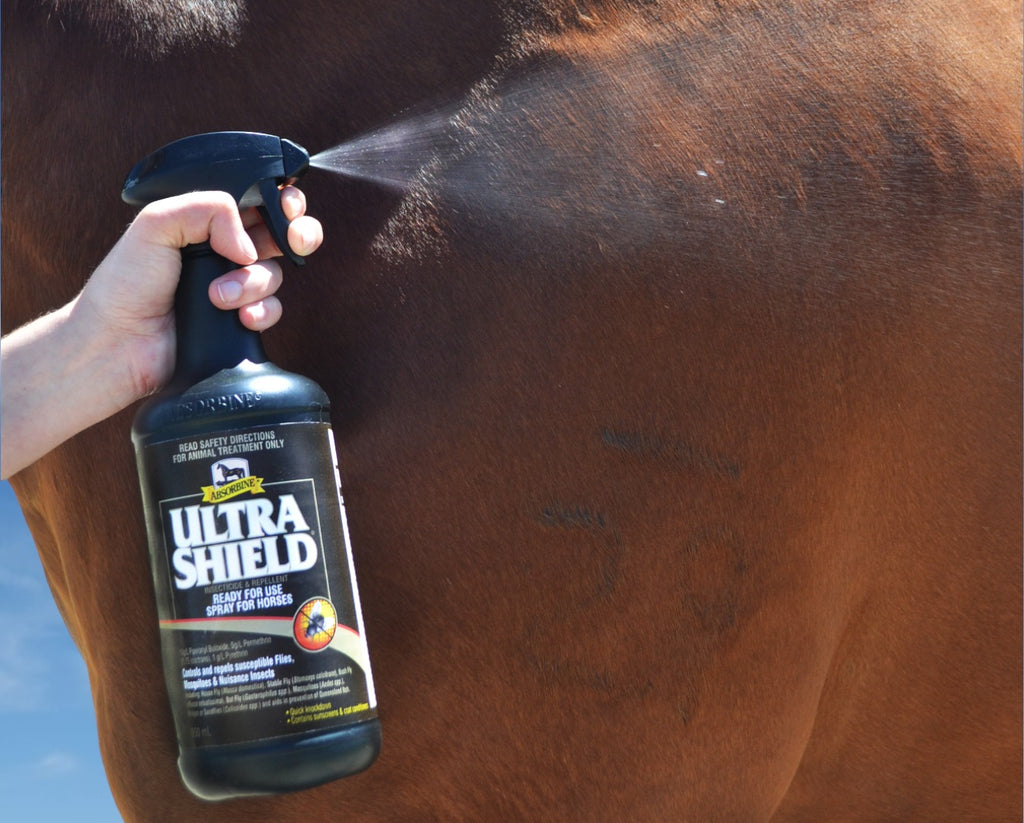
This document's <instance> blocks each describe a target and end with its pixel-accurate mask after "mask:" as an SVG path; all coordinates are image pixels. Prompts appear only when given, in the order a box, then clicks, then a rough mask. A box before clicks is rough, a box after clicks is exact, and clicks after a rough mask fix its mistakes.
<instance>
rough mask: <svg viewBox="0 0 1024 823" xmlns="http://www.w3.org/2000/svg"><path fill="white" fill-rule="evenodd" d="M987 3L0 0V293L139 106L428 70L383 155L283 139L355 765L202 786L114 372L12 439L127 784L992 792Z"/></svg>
mask: <svg viewBox="0 0 1024 823" xmlns="http://www.w3.org/2000/svg"><path fill="white" fill-rule="evenodd" d="M1020 26H1021V5H1020V3H1019V2H986V0H982V1H981V2H977V3H972V4H966V5H965V4H963V3H954V2H952V1H951V0H908V2H905V3H900V4H888V3H877V2H868V0H855V2H838V1H835V2H832V1H831V0H827V1H826V2H813V3H812V2H782V1H781V0H690V2H682V0H643V2H641V1H640V0H576V1H575V2H568V1H567V0H503V1H502V0H489V1H487V0H451V1H450V2H447V3H433V4H425V3H424V4H408V3H399V2H396V0H372V2H371V0H353V2H350V3H344V4H341V3H334V2H325V1H324V0H292V2H289V3H271V2H267V1H266V0H232V1H231V2H225V3H220V2H210V1H209V0H201V2H198V3H197V2H186V1H185V0H163V2H157V0H124V1H123V2H110V1H109V0H83V1H82V2H80V3H66V2H59V0H48V2H26V1H25V0H5V2H4V4H3V9H2V36H3V43H2V61H3V94H2V105H3V139H2V152H3V177H4V185H3V228H2V230H3V243H2V247H3V272H4V276H3V311H4V316H3V321H4V328H5V330H9V329H12V328H14V327H16V326H17V325H19V324H21V323H23V322H25V321H27V320H29V319H31V318H32V317H34V316H36V315H38V314H40V313H42V312H44V311H46V310H49V309H52V308H55V307H56V306H59V305H61V304H62V303H63V302H65V301H67V300H69V299H70V298H71V297H73V296H74V294H75V293H76V292H77V291H78V290H79V289H80V288H81V286H82V285H83V283H84V281H85V279H86V278H87V276H88V274H89V271H90V269H91V267H92V266H95V265H96V264H97V263H98V262H99V261H100V260H101V259H102V257H103V255H104V254H105V252H106V250H108V249H109V248H110V247H111V246H112V244H113V243H114V241H115V240H116V238H117V237H118V235H119V233H120V232H121V231H122V230H123V227H124V225H125V224H126V223H127V221H128V220H129V219H130V217H131V211H130V210H129V209H128V208H127V207H126V206H124V205H123V204H121V203H120V202H119V201H118V188H119V185H120V182H121V180H122V179H123V177H124V174H125V173H126V171H127V170H128V169H130V168H131V167H132V165H133V164H134V163H135V162H136V161H137V160H138V159H139V158H140V157H142V156H144V155H146V154H147V153H148V152H150V151H152V150H153V149H154V148H155V147H157V146H160V145H163V144H165V143H167V142H169V141H170V140H173V139H176V138H178V137H181V136H185V135H188V134H193V133H199V132H205V131H217V130H224V129H232V128H239V129H247V130H254V131H264V132H270V133H274V134H280V135H282V136H285V137H288V138H289V139H293V140H295V141H297V142H298V143H300V144H301V145H303V146H306V147H308V148H310V149H313V150H320V149H322V148H327V147H329V146H333V145H335V144H337V143H339V142H344V141H346V140H348V139H350V138H354V137H356V136H358V135H362V134H367V133H370V134H372V133H374V131H375V130H376V129H379V128H382V127H384V128H386V127H387V126H388V124H392V123H396V122H402V120H403V118H406V117H407V118H409V120H410V122H417V118H420V117H421V115H423V114H424V113H429V112H432V111H433V112H443V117H441V118H440V125H439V126H438V127H437V128H436V129H434V130H433V131H432V132H430V139H429V140H426V141H423V142H422V144H419V145H417V146H414V148H415V151H414V156H413V158H412V159H413V162H412V167H411V171H410V173H409V175H408V178H407V179H405V180H404V181H403V183H402V185H401V186H400V187H394V186H392V187H387V186H381V185H378V184H377V183H375V182H373V181H370V180H362V179H358V178H354V177H344V176H337V175H331V174H326V173H322V172H319V173H310V174H309V175H307V177H306V178H304V180H303V183H302V185H303V188H304V189H305V191H306V193H307V195H308V197H309V202H310V211H311V213H313V214H314V215H316V216H317V217H319V218H320V219H321V221H322V223H323V224H324V227H325V235H326V241H325V243H324V246H323V248H322V249H321V251H319V252H318V253H317V255H316V256H314V258H312V260H311V262H310V264H309V265H308V266H307V267H306V270H303V271H289V272H288V274H287V276H286V282H285V285H284V286H283V288H282V291H281V295H282V300H283V303H284V305H285V316H284V318H283V319H282V321H281V322H280V323H279V324H278V326H276V327H275V328H274V329H273V330H272V331H270V332H268V333H267V334H266V335H265V344H266V347H267V350H268V352H269V354H270V356H271V358H272V359H273V360H274V362H276V363H278V364H279V365H281V366H282V367H284V368H287V369H291V370H292V371H296V372H299V373H302V374H305V375H308V376H310V377H312V378H313V379H315V380H316V381H317V382H318V383H320V384H321V385H322V386H324V388H325V389H326V390H327V392H328V394H329V395H330V397H331V398H332V402H333V420H334V429H335V436H336V440H337V448H338V458H339V464H340V467H341V473H342V479H343V484H344V493H345V500H346V506H347V511H348V517H349V526H350V532H351V536H352V541H353V551H354V554H355V564H356V568H357V573H358V577H359V584H360V589H361V595H362V604H363V612H364V617H365V624H366V631H367V637H368V642H369V647H370V653H371V657H372V660H373V666H374V675H375V679H376V683H377V695H378V698H379V707H380V719H381V723H382V727H383V733H384V744H383V749H382V753H381V756H380V758H379V760H378V761H377V762H376V763H375V764H374V765H373V766H372V767H371V768H370V769H369V770H367V771H366V772H364V773H362V774H359V775H357V776H353V777H350V778H347V779H344V780H340V781H335V782H332V783H329V784H327V785H324V786H322V787H319V788H316V789H312V790H308V791H304V792H299V793H296V794H288V795H280V796H266V797H256V798H246V799H240V800H233V801H225V802H222V803H205V802H201V801H199V800H197V799H196V798H194V797H192V796H191V795H190V794H189V793H188V792H187V791H186V790H185V788H184V787H183V786H182V785H181V782H180V781H179V780H178V779H177V776H176V770H175V759H176V756H177V747H176V743H175V735H174V731H173V726H172V722H171V718H170V712H169V708H168V705H167V696H166V693H165V690H164V686H163V680H162V675H161V667H160V654H159V642H158V629H157V623H156V612H155V606H154V599H153V591H152V584H151V579H150V572H149V569H148V561H147V556H146V555H147V553H146V549H145V546H146V537H145V530H144V526H143V516H142V510H141V506H140V504H139V494H138V488H137V483H136V480H135V478H134V461H133V454H132V447H131V444H130V442H129V436H128V432H129V428H130V421H131V417H132V414H133V413H134V408H130V409H126V410H125V411H124V412H122V413H120V414H118V415H115V416H114V417H112V418H111V419H109V420H107V421H105V422H103V423H101V424H98V425H96V426H94V427H92V428H91V429H89V430H87V431H85V432H83V433H82V434H80V435H78V436H76V437H75V438H73V439H72V440H70V441H68V442H67V443H65V444H63V445H61V446H60V447H58V448H57V449H55V450H54V451H53V452H51V453H50V454H48V455H47V456H45V457H44V458H43V459H41V460H39V461H38V462H37V463H36V464H34V465H32V466H31V467H29V468H27V469H25V470H24V471H22V472H20V473H19V474H17V475H16V476H15V477H14V478H13V479H12V485H13V486H14V488H15V491H16V493H17V495H18V499H19V502H20V504H21V506H22V508H23V511H24V513H25V516H26V518H27V521H28V523H29V526H30V528H31V531H32V534H33V536H34V539H35V542H36V544H37V547H38V550H39V554H40V556H41V558H42V561H43V564H44V568H45V571H46V574H47V577H48V581H49V583H50V586H51V589H52V592H53V595H54V598H55V600H56V602H57V604H58V606H59V608H60V610H61V613H62V615H63V618H64V620H65V622H66V624H67V626H68V628H69V630H70V632H71V635H72V636H73V638H74V640H75V642H76V644H77V646H78V648H79V649H80V651H81V654H82V656H83V658H84V660H85V662H86V664H87V666H88V671H89V676H90V683H91V688H92V693H93V701H94V705H95V711H96V720H97V725H98V733H99V739H100V747H101V752H102V756H103V760H104V764H105V769H106V772H107V775H108V778H109V782H110V785H111V789H112V792H113V795H114V797H115V800H116V802H117V804H118V807H119V809H120V811H121V813H122V815H123V816H124V819H125V820H127V821H164V820H167V821H171V820H185V819H187V820H192V821H197V822H198V823H202V821H213V820H220V819H222V818H223V817H224V816H226V815H237V814H243V815H246V816H252V817H260V818H264V819H272V820H280V821H292V820H294V821H298V820H305V819H307V818H309V817H310V816H319V817H327V816H330V817H332V818H333V817H344V818H345V819H352V820H360V821H371V822H372V821H429V820H444V821H449V822H452V821H478V820H494V819H500V820H509V821H515V820H537V819H552V820H589V821H595V822H598V823H599V822H600V821H618V820H623V819H629V820H645V821H661V820H668V819H683V820H692V821H702V822H711V821H772V823H798V822H799V821H810V820H814V821H818V820H832V821H868V820H901V821H917V820H920V821H929V823H935V822H936V821H954V820H956V821H959V820H964V819H967V820H972V821H997V820H998V821H1002V820H1006V819H1008V818H1012V817H1015V816H1017V815H1018V814H1019V813H1020V791H1021V780H1020V775H1021V757H1020V754H1021V739H1020V731H1021V645H1022V644H1021V585H1020V584H1021V567H1020V554H1021V552H1020V549H1021V539H1022V535H1021V499H1022V488H1021V428H1022V426H1021V423H1022V419H1021V394H1022V392H1021V269H1022V259H1021V248H1022V242H1021V241H1022V238H1021V199H1022V197H1021V126H1020V124H1021V71H1020V70H1021V43H1020V38H1019V31H1020ZM427 119H429V118H427ZM47 192H49V194H47Z"/></svg>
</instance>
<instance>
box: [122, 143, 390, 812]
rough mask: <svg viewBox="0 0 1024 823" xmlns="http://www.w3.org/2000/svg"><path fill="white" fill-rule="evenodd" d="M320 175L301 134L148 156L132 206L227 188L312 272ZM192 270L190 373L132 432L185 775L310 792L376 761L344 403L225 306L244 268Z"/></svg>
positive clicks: (258, 790)
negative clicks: (308, 214)
mask: <svg viewBox="0 0 1024 823" xmlns="http://www.w3.org/2000/svg"><path fill="white" fill-rule="evenodd" d="M308 168H309V154H308V152H306V150H305V149H303V148H302V147H301V146H298V145H297V144H295V143H293V142H291V141H290V140H285V139H283V138H280V137H275V136H274V135H270V134H258V133H252V132H213V133H210V134H200V135H195V136H192V137H186V138H183V139H181V140H178V141H176V142H174V143H170V144H168V145H167V146H164V147H163V148H162V149H159V150H157V151H155V152H154V153H153V154H151V155H149V156H148V157H146V158H145V159H143V160H142V161H141V162H139V163H138V164H137V165H136V166H135V168H133V169H132V170H131V172H129V174H128V177H127V179H126V181H125V184H124V190H123V192H122V197H123V199H124V200H125V201H126V202H128V203H130V204H133V205H137V206H143V205H145V204H147V203H150V202H152V201H154V200H159V199H162V198H164V197H170V196H173V195H178V194H184V193H187V192H191V191H199V190H216V191H226V192H228V193H229V194H230V195H231V196H232V197H234V199H235V201H236V202H237V203H238V204H239V206H240V207H246V206H256V207H257V208H258V209H259V211H260V213H261V215H262V216H263V219H264V222H265V223H266V225H267V228H268V229H269V231H270V233H271V234H272V235H273V237H274V239H275V240H276V242H277V245H278V247H279V248H280V249H281V250H282V251H283V252H284V253H285V255H286V256H288V257H289V259H291V260H292V261H293V262H295V263H298V264H301V263H302V260H301V258H299V257H298V256H297V255H295V254H294V253H293V252H292V251H291V249H290V247H289V246H288V240H287V230H288V221H287V219H286V218H285V215H284V213H283V212H282V210H281V204H280V187H281V186H282V185H284V184H287V183H291V182H294V181H295V180H297V179H298V178H299V177H300V176H301V175H302V174H303V173H304V172H305V171H306V170H307V169H308ZM181 256H182V268H181V279H180V281H179V284H178V289H177V292H176V294H175V321H176V330H177V359H176V363H175V371H174V374H173V376H172V378H171V380H170V382H169V383H168V385H167V387H166V388H165V389H164V390H163V391H162V392H161V393H159V394H158V395H156V396H155V397H153V398H152V399H150V400H149V401H147V402H146V403H145V404H144V405H143V406H142V407H141V408H140V409H139V411H138V413H137V414H136V416H135V420H134V423H133V425H132V440H133V443H134V445H135V453H136V460H137V464H138V469H139V481H140V486H141V489H142V499H143V507H144V509H145V516H146V528H147V532H148V536H149V552H150V563H151V567H152V572H153V583H154V587H155V592H156V602H157V612H158V618H159V621H160V645H161V653H162V658H163V668H164V677H165V680H166V683H167V691H168V695H169V697H170V703H171V709H172V714H173V716H174V724H175V728H176V731H177V736H178V746H179V752H180V755H179V758H178V768H179V770H180V772H181V775H182V779H183V780H184V782H185V785H186V786H187V787H188V788H189V790H190V791H192V792H193V793H194V794H196V795H197V796H199V797H202V798H205V799H208V800H216V799H224V798H229V797H240V796H245V795H252V794H266V793H273V792H284V791H292V790H296V789H303V788H308V787H311V786H316V785H319V784H321V783H324V782H326V781H329V780H333V779H335V778H338V777H343V776H345V775H349V774H354V773H356V772H359V771H362V770H363V769H365V768H367V767H368V766H369V765H370V764H371V763H372V762H373V761H374V760H375V759H376V757H377V754H378V752H379V750H380V724H379V721H378V720H377V713H376V704H377V701H376V696H375V693H374V686H373V678H372V675H371V672H370V659H369V652H368V650H367V645H366V640H365V633H364V630H363V618H362V613H361V609H360V604H359V594H358V590H357V587H356V579H355V570H354V566H353V562H352V550H351V545H350V542H349V537H348V526H347V524H346V520H345V510H344V503H343V501H342V497H341V481H340V475H339V473H338V468H337V452H336V449H335V445H334V437H333V434H332V432H331V426H330V403H329V401H328V398H327V396H326V394H325V392H324V391H323V389H322V388H321V387H320V386H319V385H317V384H316V383H315V382H313V381H312V380H309V379H308V378H305V377H301V376H299V375H296V374H292V373H290V372H287V371H284V370H283V369H280V368H278V367H277V366H275V365H274V364H273V363H271V362H269V360H268V358H267V356H266V354H265V352H264V350H263V345H262V342H261V338H260V335H259V333H258V332H254V331H251V330H249V329H247V328H245V326H243V325H242V323H241V321H240V320H239V318H238V314H237V312H235V311H222V310H220V309H217V308H215V307H214V306H213V304H211V303H210V300H209V297H208V288H209V285H210V283H211V281H212V280H213V279H214V278H216V277H219V276H220V275H221V274H224V273H226V272H228V271H231V270H232V269H234V268H235V267H236V265H235V264H234V263H232V262H230V261H228V260H226V259H225V258H223V257H221V256H220V255H218V254H216V253H215V252H214V251H213V250H212V248H211V247H210V244H209V243H208V242H207V243H200V244H196V245H191V246H186V247H185V248H184V249H182V252H181Z"/></svg>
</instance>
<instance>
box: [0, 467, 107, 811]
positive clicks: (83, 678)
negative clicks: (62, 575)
mask: <svg viewBox="0 0 1024 823" xmlns="http://www.w3.org/2000/svg"><path fill="white" fill-rule="evenodd" d="M0 626H2V627H3V631H0V798H2V800H0V819H2V820H3V823H41V821H46V822H47V823H49V821H74V822H75V823H119V821H120V820H121V817H120V815H119V814H118V812H117V807H116V806H115V805H114V800H113V798H112V797H111V796H110V790H109V789H108V788H107V780H106V777H105V775H104V773H103V765H102V763H101V762H100V752H99V745H98V743H97V740H96V721H95V718H94V715H93V709H92V699H91V697H90V695H89V679H88V675H87V674H86V670H85V664H84V663H83V662H82V658H81V656H80V655H79V654H78V651H77V650H76V648H75V645H74V643H72V642H71V638H70V637H69V636H68V633H67V630H66V629H65V628H64V622H63V621H62V620H61V618H60V614H59V613H58V612H57V607H56V605H55V604H54V602H53V598H52V597H51V596H50V589H49V587H48V586H47V585H46V578H45V577H44V576H43V568H42V566H41V565H40V563H39V556H38V555H37V554H36V550H35V546H34V545H33V543H32V537H31V535H30V534H29V531H28V527H27V526H26V525H25V520H24V518H23V517H22V515H21V510H20V509H19V508H18V503H17V500H16V498H15V496H14V492H13V490H12V489H11V486H10V484H9V483H6V482H2V483H0Z"/></svg>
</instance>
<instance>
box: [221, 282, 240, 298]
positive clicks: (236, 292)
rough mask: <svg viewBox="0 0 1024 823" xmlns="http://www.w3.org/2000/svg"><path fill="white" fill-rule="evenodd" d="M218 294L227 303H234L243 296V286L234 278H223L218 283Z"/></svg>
mask: <svg viewBox="0 0 1024 823" xmlns="http://www.w3.org/2000/svg"><path fill="white" fill-rule="evenodd" d="M217 294H219V295H220V299H221V300H222V301H223V302H225V303H234V302H235V301H236V300H237V299H238V298H239V297H241V296H242V286H241V284H240V283H238V282H236V281H234V280H222V281H221V282H220V283H218V284H217Z"/></svg>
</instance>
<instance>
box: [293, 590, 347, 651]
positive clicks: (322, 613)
mask: <svg viewBox="0 0 1024 823" xmlns="http://www.w3.org/2000/svg"><path fill="white" fill-rule="evenodd" d="M337 628H338V612H337V611H335V609H334V604H333V603H331V601H330V600H328V599H327V598H326V597H312V598H310V599H309V600H307V601H306V602H305V603H303V604H302V605H301V606H300V607H299V610H298V612H296V614H295V621H294V622H293V623H292V635H293V636H294V637H295V642H296V643H298V644H299V645H300V646H301V647H302V648H304V649H305V650H306V651H308V652H319V651H322V650H323V649H326V648H327V647H328V646H329V645H330V643H331V640H332V639H333V638H334V632H335V630H336V629H337Z"/></svg>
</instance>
